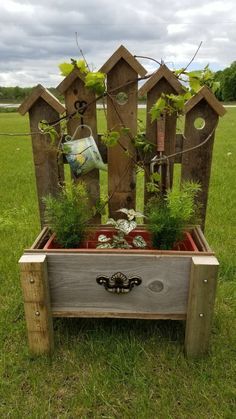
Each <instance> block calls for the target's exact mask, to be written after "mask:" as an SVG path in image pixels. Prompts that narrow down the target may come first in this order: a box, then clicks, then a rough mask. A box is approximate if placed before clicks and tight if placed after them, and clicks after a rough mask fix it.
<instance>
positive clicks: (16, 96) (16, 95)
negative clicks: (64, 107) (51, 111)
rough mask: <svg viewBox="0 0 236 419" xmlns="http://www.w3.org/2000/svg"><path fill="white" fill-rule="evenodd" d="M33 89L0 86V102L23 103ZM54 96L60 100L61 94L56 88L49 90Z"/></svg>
mask: <svg viewBox="0 0 236 419" xmlns="http://www.w3.org/2000/svg"><path fill="white" fill-rule="evenodd" d="M32 89H33V87H19V86H15V87H4V86H0V101H1V102H3V101H12V102H22V100H24V99H25V98H26V97H27V96H28V95H29V94H30V93H31V91H32ZM48 90H49V91H50V92H51V93H52V94H53V95H54V96H56V97H57V98H59V97H60V96H59V93H58V91H57V90H56V89H55V88H54V87H50V88H49V89H48Z"/></svg>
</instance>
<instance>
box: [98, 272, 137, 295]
mask: <svg viewBox="0 0 236 419" xmlns="http://www.w3.org/2000/svg"><path fill="white" fill-rule="evenodd" d="M96 281H97V283H98V284H99V285H104V288H105V289H106V290H107V291H109V292H113V293H116V294H121V293H127V292H130V291H131V290H132V288H133V287H134V285H137V286H138V285H140V284H141V282H142V279H141V278H140V277H139V276H134V277H131V278H128V277H127V276H126V275H124V274H123V273H122V272H116V273H115V274H113V275H112V276H111V277H109V276H105V275H102V276H97V278H96Z"/></svg>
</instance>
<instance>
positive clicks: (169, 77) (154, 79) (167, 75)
mask: <svg viewBox="0 0 236 419" xmlns="http://www.w3.org/2000/svg"><path fill="white" fill-rule="evenodd" d="M162 78H164V79H166V81H167V82H168V83H169V84H170V85H171V86H172V87H173V89H174V90H175V92H176V93H178V94H181V93H183V92H184V89H183V86H182V84H181V83H180V81H179V80H178V79H177V77H176V76H175V75H174V74H173V72H172V71H171V70H170V69H169V68H168V67H167V66H166V65H165V64H161V66H160V68H159V69H158V70H157V71H156V72H155V73H154V74H153V75H152V76H151V77H150V78H149V79H148V80H147V81H146V83H144V85H143V86H142V87H141V88H140V89H139V92H138V94H139V96H144V95H145V94H146V93H147V92H149V91H150V90H151V89H152V88H153V87H154V86H155V85H156V84H157V83H158V82H159V81H160V80H161V79H162Z"/></svg>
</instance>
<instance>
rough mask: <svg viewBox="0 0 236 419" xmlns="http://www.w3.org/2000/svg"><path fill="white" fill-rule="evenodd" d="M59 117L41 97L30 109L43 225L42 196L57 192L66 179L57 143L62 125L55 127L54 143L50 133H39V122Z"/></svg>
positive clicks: (43, 206) (43, 209)
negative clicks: (56, 136)
mask: <svg viewBox="0 0 236 419" xmlns="http://www.w3.org/2000/svg"><path fill="white" fill-rule="evenodd" d="M58 118H59V114H58V112H57V111H56V110H55V109H53V108H52V107H51V105H49V104H48V103H47V102H45V100H44V99H43V98H41V97H39V98H38V99H37V101H36V102H34V104H33V105H32V107H31V108H30V109H29V119H30V130H31V132H32V133H33V134H32V135H31V138H32V149H33V158H34V167H35V177H36V185H37V194H38V204H39V213H40V221H41V226H43V225H44V224H45V220H44V211H45V205H44V203H43V201H42V198H43V197H44V196H46V195H48V194H52V195H56V194H57V192H58V190H59V185H60V184H61V183H62V182H63V181H64V166H63V162H62V158H61V157H60V156H59V155H58V150H57V145H58V143H59V141H60V125H57V126H56V127H55V129H56V131H57V133H58V138H57V139H56V140H55V143H54V144H52V141H51V139H50V137H49V135H44V134H41V133H39V128H38V124H39V122H40V121H42V120H46V121H48V122H51V121H55V120H57V119H58Z"/></svg>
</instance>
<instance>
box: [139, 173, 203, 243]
mask: <svg viewBox="0 0 236 419" xmlns="http://www.w3.org/2000/svg"><path fill="white" fill-rule="evenodd" d="M200 189H201V188H200V185H199V184H198V183H194V182H190V181H188V182H184V183H183V184H182V186H181V188H180V189H179V190H177V189H172V190H171V189H169V190H168V191H167V193H166V195H165V196H164V197H160V196H158V197H153V198H151V199H150V200H149V202H148V204H147V208H146V215H147V225H148V229H149V231H150V232H151V234H152V244H153V247H154V248H158V249H166V250H168V249H172V248H173V245H174V244H175V243H176V242H178V241H179V240H182V239H183V234H184V231H185V230H186V228H187V226H188V225H189V224H196V222H197V221H199V220H198V206H197V204H196V195H197V193H198V192H199V191H200Z"/></svg>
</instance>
